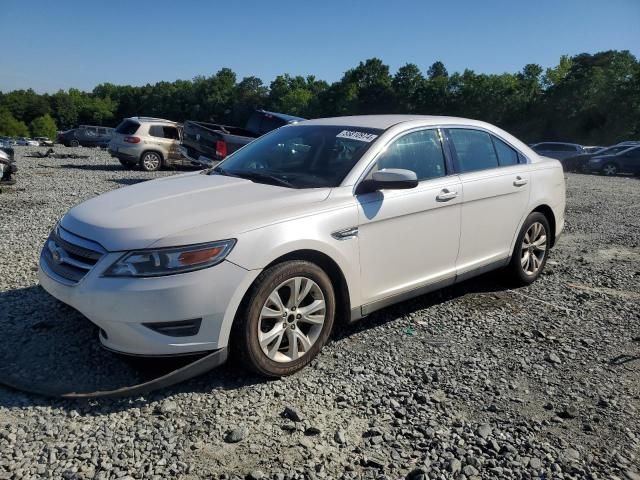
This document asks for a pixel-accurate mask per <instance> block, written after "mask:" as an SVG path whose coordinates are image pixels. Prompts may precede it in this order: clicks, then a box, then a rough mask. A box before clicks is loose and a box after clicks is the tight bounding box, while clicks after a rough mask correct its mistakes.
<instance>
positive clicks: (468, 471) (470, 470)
mask: <svg viewBox="0 0 640 480" xmlns="http://www.w3.org/2000/svg"><path fill="white" fill-rule="evenodd" d="M462 473H464V474H465V475H466V476H467V477H472V476H474V475H478V474H479V473H480V472H479V471H478V469H477V468H475V467H474V466H473V465H465V467H464V468H463V469H462Z"/></svg>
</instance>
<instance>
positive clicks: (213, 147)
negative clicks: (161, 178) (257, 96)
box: [180, 110, 304, 167]
mask: <svg viewBox="0 0 640 480" xmlns="http://www.w3.org/2000/svg"><path fill="white" fill-rule="evenodd" d="M302 120H304V119H303V118H300V117H293V116H291V115H285V114H283V113H275V112H267V111H265V110H257V111H255V112H253V113H252V114H251V117H249V120H248V122H247V126H246V127H245V128H241V127H231V126H228V125H218V124H216V123H206V122H195V121H186V122H185V123H184V133H183V138H182V145H181V147H180V152H181V154H182V155H183V156H184V157H185V158H188V159H189V160H191V161H192V162H193V163H194V164H196V165H201V166H203V167H212V166H214V165H217V164H218V162H220V161H221V160H222V159H224V158H225V157H226V156H227V155H230V154H232V153H233V152H235V151H236V150H238V149H239V148H240V147H243V146H245V145H246V144H247V143H249V142H251V141H253V140H255V139H256V138H258V137H259V136H261V135H264V134H265V133H267V132H270V131H272V130H275V129H276V128H280V127H282V126H283V125H288V124H292V123H297V122H300V121H302Z"/></svg>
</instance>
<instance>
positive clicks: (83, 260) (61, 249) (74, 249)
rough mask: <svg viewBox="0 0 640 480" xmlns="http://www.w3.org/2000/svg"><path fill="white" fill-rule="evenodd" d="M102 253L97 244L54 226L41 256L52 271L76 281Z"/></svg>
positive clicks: (70, 280) (66, 278) (80, 278)
mask: <svg viewBox="0 0 640 480" xmlns="http://www.w3.org/2000/svg"><path fill="white" fill-rule="evenodd" d="M89 247H91V248H89ZM104 253H105V252H104V250H102V248H101V247H100V246H99V245H98V244H94V242H90V241H89V240H85V239H82V238H80V237H76V236H75V235H73V234H71V233H69V232H67V231H66V230H63V229H62V228H60V227H56V228H55V229H54V230H53V232H51V235H49V238H48V239H47V242H46V243H45V246H44V249H43V250H42V257H43V259H44V262H45V263H46V266H47V267H48V268H49V269H50V270H51V271H52V272H53V273H55V274H56V275H58V276H60V277H62V278H64V279H65V280H68V281H69V282H71V283H78V282H79V281H80V280H82V279H83V278H84V276H85V275H86V274H87V273H88V272H89V271H90V270H91V269H92V268H93V267H94V266H95V264H96V263H98V260H100V258H102V256H103V255H104Z"/></svg>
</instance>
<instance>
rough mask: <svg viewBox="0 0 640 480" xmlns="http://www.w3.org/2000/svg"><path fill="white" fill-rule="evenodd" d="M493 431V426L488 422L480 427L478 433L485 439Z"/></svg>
mask: <svg viewBox="0 0 640 480" xmlns="http://www.w3.org/2000/svg"><path fill="white" fill-rule="evenodd" d="M492 431H493V429H492V428H491V425H488V424H486V423H485V424H483V425H480V426H479V427H478V435H480V436H481V437H482V438H485V439H486V438H488V437H489V435H491V432H492Z"/></svg>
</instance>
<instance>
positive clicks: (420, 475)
mask: <svg viewBox="0 0 640 480" xmlns="http://www.w3.org/2000/svg"><path fill="white" fill-rule="evenodd" d="M404 478H405V480H429V476H428V472H427V470H426V469H425V468H423V467H418V468H414V469H413V470H411V471H410V472H409V473H408V474H407V476H406V477H404Z"/></svg>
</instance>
